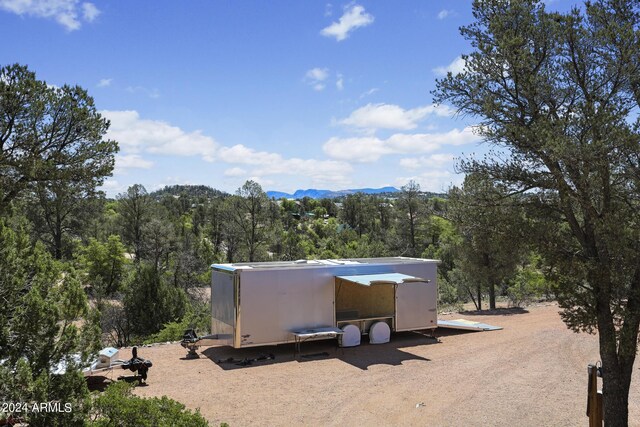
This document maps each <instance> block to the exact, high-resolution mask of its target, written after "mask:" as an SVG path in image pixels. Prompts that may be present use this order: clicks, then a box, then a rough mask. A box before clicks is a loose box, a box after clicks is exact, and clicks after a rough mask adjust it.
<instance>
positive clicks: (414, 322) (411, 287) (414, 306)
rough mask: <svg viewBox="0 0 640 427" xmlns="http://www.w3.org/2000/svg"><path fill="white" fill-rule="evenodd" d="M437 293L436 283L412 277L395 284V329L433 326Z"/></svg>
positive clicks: (407, 329)
mask: <svg viewBox="0 0 640 427" xmlns="http://www.w3.org/2000/svg"><path fill="white" fill-rule="evenodd" d="M437 301H438V294H437V290H436V284H435V283H433V282H430V281H428V280H422V279H419V278H417V277H416V278H414V280H406V281H404V282H403V283H399V284H398V285H397V286H396V331H414V330H418V329H428V328H435V327H437V326H438V318H437V306H436V304H437Z"/></svg>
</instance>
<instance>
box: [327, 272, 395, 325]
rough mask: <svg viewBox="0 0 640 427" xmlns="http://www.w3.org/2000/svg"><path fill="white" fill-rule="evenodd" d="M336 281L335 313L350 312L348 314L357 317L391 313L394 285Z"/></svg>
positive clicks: (392, 310) (392, 311)
mask: <svg viewBox="0 0 640 427" xmlns="http://www.w3.org/2000/svg"><path fill="white" fill-rule="evenodd" d="M336 281H337V283H336V315H338V314H339V313H346V312H350V313H349V315H348V316H351V315H352V313H353V314H355V317H356V318H359V319H363V318H368V317H380V316H392V315H393V313H394V285H371V286H362V285H356V284H354V283H351V282H345V281H343V280H340V279H337V280H336ZM348 316H347V317H348Z"/></svg>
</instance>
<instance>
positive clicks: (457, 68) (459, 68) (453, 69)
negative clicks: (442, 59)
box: [432, 56, 466, 76]
mask: <svg viewBox="0 0 640 427" xmlns="http://www.w3.org/2000/svg"><path fill="white" fill-rule="evenodd" d="M465 65H466V62H465V60H464V59H462V57H461V56H458V57H457V58H456V59H454V60H453V61H452V62H451V64H449V65H447V66H446V67H437V68H434V69H433V70H432V71H433V72H434V73H435V74H437V75H439V76H446V75H447V73H451V74H453V75H454V76H455V75H456V74H460V73H461V72H463V71H464V67H465Z"/></svg>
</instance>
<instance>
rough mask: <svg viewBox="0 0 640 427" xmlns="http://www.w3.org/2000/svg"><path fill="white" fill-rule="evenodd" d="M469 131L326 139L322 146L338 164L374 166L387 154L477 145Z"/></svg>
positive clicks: (472, 130) (471, 128)
mask: <svg viewBox="0 0 640 427" xmlns="http://www.w3.org/2000/svg"><path fill="white" fill-rule="evenodd" d="M479 141H480V137H479V136H477V135H476V134H475V133H474V128H473V127H466V128H464V129H462V130H458V129H453V130H451V131H449V132H445V133H418V134H403V133H398V134H394V135H392V136H390V137H389V138H387V139H380V138H377V137H372V136H371V137H361V138H336V137H333V138H331V139H329V140H328V141H327V142H325V144H324V145H323V146H322V149H323V150H324V152H325V153H326V154H327V155H329V156H330V157H332V158H334V159H338V160H345V161H352V162H375V161H376V160H378V159H379V158H380V157H382V156H384V155H389V154H423V153H430V152H433V151H435V150H437V149H439V148H440V147H442V146H445V145H463V144H469V143H473V142H479Z"/></svg>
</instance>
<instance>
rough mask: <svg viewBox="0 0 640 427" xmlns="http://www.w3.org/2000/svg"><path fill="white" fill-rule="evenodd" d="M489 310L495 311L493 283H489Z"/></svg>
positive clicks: (494, 288)
mask: <svg viewBox="0 0 640 427" xmlns="http://www.w3.org/2000/svg"><path fill="white" fill-rule="evenodd" d="M489 308H490V309H491V310H495V309H496V285H495V283H493V281H491V283H489Z"/></svg>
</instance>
